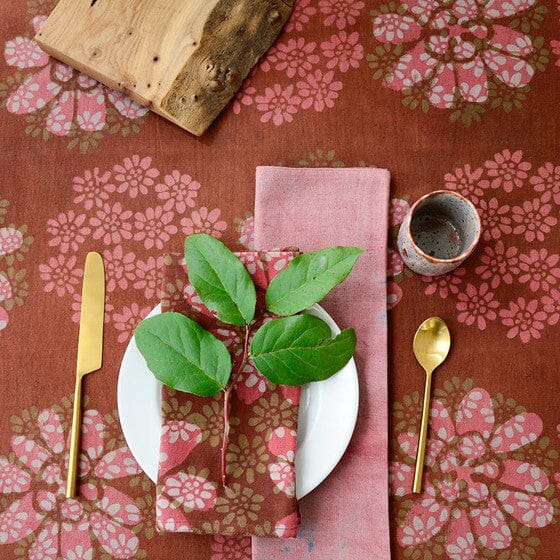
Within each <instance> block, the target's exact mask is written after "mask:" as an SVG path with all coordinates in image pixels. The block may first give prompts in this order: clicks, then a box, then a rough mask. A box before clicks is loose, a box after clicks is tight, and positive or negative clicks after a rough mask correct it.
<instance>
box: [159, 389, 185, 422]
mask: <svg viewBox="0 0 560 560" xmlns="http://www.w3.org/2000/svg"><path fill="white" fill-rule="evenodd" d="M176 394H177V391H175V389H170V388H168V389H167V395H168V398H167V399H165V401H164V402H163V403H162V405H161V409H162V411H163V412H164V413H165V418H166V419H167V420H186V418H187V416H188V415H189V414H190V412H191V410H192V402H191V401H186V402H184V403H180V402H179V400H178V399H177V398H176V397H175V395H176Z"/></svg>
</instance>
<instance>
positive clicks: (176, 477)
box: [156, 251, 300, 560]
mask: <svg viewBox="0 0 560 560" xmlns="http://www.w3.org/2000/svg"><path fill="white" fill-rule="evenodd" d="M237 256H238V257H239V259H240V260H241V262H243V264H244V265H245V267H246V268H247V270H248V272H249V274H250V275H251V277H252V278H253V281H254V282H255V287H256V289H257V311H256V317H255V321H256V326H255V327H254V328H253V332H255V330H256V329H257V327H258V325H259V324H261V323H262V322H263V321H264V320H266V319H267V314H266V313H264V314H262V316H261V318H260V319H259V318H258V316H259V315H260V314H261V312H262V311H263V310H264V293H265V291H266V288H267V286H268V284H269V283H270V281H271V280H272V278H273V277H274V276H275V275H276V274H277V273H278V272H279V271H281V270H282V269H283V268H285V267H286V266H287V265H288V263H289V261H290V260H291V259H292V258H293V257H294V256H295V253H293V252H291V251H276V252H267V253H265V252H244V253H237ZM161 304H162V311H175V312H179V313H183V314H185V315H187V316H188V317H190V318H191V319H194V320H196V321H197V322H198V323H199V324H201V325H202V326H203V327H204V328H206V329H208V330H209V331H210V332H212V334H214V336H216V337H217V338H219V339H220V340H222V341H223V342H224V344H225V345H226V346H227V347H228V350H229V351H230V353H231V355H232V361H233V372H234V374H235V372H236V371H238V370H239V367H240V366H241V362H242V347H243V342H242V338H241V336H240V334H239V331H238V330H236V328H235V327H232V326H231V325H225V324H223V323H220V322H219V321H218V320H217V319H216V318H215V315H213V314H212V313H211V312H210V311H209V310H208V309H207V308H206V307H205V306H204V305H203V303H202V302H201V300H200V298H199V297H198V294H197V293H196V291H195V289H194V287H193V286H192V284H190V283H189V280H188V271H187V269H186V266H185V263H184V259H183V258H182V256H181V255H172V256H170V257H166V262H165V269H164V282H163V290H162V298H161ZM268 317H270V315H268ZM299 395H300V392H299V387H284V386H281V385H275V384H274V383H271V382H269V381H268V380H267V379H265V378H264V377H262V376H261V375H260V374H259V372H258V371H257V370H256V369H255V367H254V366H253V365H252V364H251V363H248V364H246V365H245V367H244V368H243V370H242V371H241V374H240V375H239V376H238V377H237V378H236V383H235V385H234V391H233V393H232V396H231V407H230V433H229V443H228V447H227V455H226V459H227V466H226V472H227V487H226V488H224V487H223V486H222V484H221V461H220V457H221V453H220V450H221V444H222V431H223V417H222V412H223V395H222V394H221V392H220V393H219V394H217V395H215V396H214V397H197V396H195V395H190V394H188V393H182V392H180V391H174V390H172V389H169V388H166V387H163V389H162V417H163V422H162V430H161V437H160V460H159V469H158V486H157V502H156V519H157V527H158V530H159V531H161V532H188V533H198V534H213V535H215V536H216V535H221V536H223V535H229V536H238V537H242V536H246V535H260V536H271V537H291V536H295V535H296V533H297V525H298V521H299V518H298V507H297V501H296V498H295V467H294V460H295V450H296V429H297V418H298V408H299ZM221 536H220V537H216V538H222V537H221ZM209 556H210V553H209ZM189 558H191V557H189ZM192 558H195V556H192ZM205 558H206V556H205ZM213 558H214V555H212V559H213ZM216 558H217V556H216ZM220 558H221V556H220ZM196 559H197V560H202V557H201V556H200V553H199V554H198V555H196Z"/></svg>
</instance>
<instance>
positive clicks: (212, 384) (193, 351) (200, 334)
mask: <svg viewBox="0 0 560 560" xmlns="http://www.w3.org/2000/svg"><path fill="white" fill-rule="evenodd" d="M134 338H135V340H136V344H137V345H138V349H139V350H140V353H141V354H142V356H144V358H145V359H146V362H147V364H148V368H149V369H150V371H151V372H152V373H153V374H154V376H155V377H156V379H157V380H158V381H161V383H163V384H164V385H167V386H168V387H172V388H173V389H177V390H178V391H186V392H187V393H193V394H195V395H199V396H201V397H207V396H210V395H214V394H215V393H217V392H218V391H219V390H220V389H223V388H224V387H225V386H226V385H227V382H228V380H229V377H230V374H231V357H230V355H229V352H228V350H227V348H226V347H225V346H224V344H223V343H222V342H221V341H220V340H218V339H217V338H216V337H215V336H214V335H212V334H210V333H209V332H208V331H205V330H204V329H203V328H202V327H201V326H200V325H199V324H198V323H196V322H195V321H193V320H192V319H189V318H188V317H185V315H182V314H181V313H175V312H172V311H169V312H167V313H162V314H161V315H156V316H154V317H150V318H148V319H144V320H143V321H142V322H141V323H140V324H139V325H138V326H137V327H136V331H135V333H134Z"/></svg>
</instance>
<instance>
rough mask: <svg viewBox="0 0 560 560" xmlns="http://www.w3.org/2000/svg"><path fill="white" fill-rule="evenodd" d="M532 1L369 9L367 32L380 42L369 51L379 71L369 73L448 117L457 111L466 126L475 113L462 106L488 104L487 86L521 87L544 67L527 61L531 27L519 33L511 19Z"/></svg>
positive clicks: (457, 1) (466, 0)
mask: <svg viewBox="0 0 560 560" xmlns="http://www.w3.org/2000/svg"><path fill="white" fill-rule="evenodd" d="M534 4H535V2H534V1H533V0H531V1H527V2H525V1H521V2H510V3H507V2H503V1H501V0H500V1H495V2H488V3H487V4H483V3H477V2H474V1H470V0H454V1H452V2H449V3H447V4H445V5H443V4H442V3H441V2H436V1H421V2H419V1H414V2H402V3H400V4H398V3H397V4H396V3H390V4H388V5H384V6H381V8H380V9H379V10H377V11H374V12H372V14H373V18H372V19H373V35H374V37H375V39H376V40H377V41H379V42H380V43H381V44H382V45H383V47H385V48H384V49H383V48H381V49H379V48H378V49H376V51H375V53H374V54H372V55H370V60H371V61H372V64H373V65H374V67H376V68H382V71H381V72H380V73H378V74H377V73H376V75H375V78H376V79H379V78H382V77H383V78H384V80H385V84H386V85H387V86H388V87H389V88H391V89H393V90H396V91H401V92H402V93H403V95H405V97H407V96H409V97H407V98H408V99H411V97H410V96H414V95H415V94H414V93H413V92H414V91H416V92H418V94H419V96H418V98H417V99H420V100H422V103H423V104H424V103H426V105H425V108H424V110H427V109H428V108H429V106H430V105H431V106H433V107H436V108H439V109H456V110H455V112H454V113H452V115H451V119H452V120H453V121H455V120H457V118H458V116H462V117H463V119H462V120H463V122H464V124H465V125H466V126H469V125H470V124H471V122H472V121H473V117H472V114H473V113H472V111H471V112H468V110H464V112H463V109H462V107H464V106H466V107H467V108H468V105H469V104H486V103H488V101H489V99H490V96H491V95H492V91H493V88H494V89H495V88H500V87H503V88H509V89H513V90H515V89H519V88H524V87H527V86H528V85H529V83H530V82H531V80H532V79H533V77H534V75H535V71H536V70H537V67H539V66H540V68H542V65H540V64H535V62H534V59H532V56H533V55H534V53H535V51H537V50H539V49H540V46H538V45H541V43H539V42H538V41H535V42H534V41H533V40H532V39H531V37H530V36H529V35H527V34H526V32H527V31H529V30H525V31H526V32H523V31H521V30H519V29H518V28H517V27H518V26H517V24H516V20H515V18H516V17H519V16H520V15H522V14H523V13H524V12H525V10H528V9H529V8H531V7H532V6H533V5H534ZM535 28H538V23H537V24H536V25H535ZM500 104H501V100H498V103H495V104H494V105H493V106H492V107H497V106H499V105H500ZM407 105H409V106H411V108H414V107H415V106H418V105H419V103H416V104H414V105H413V104H412V103H410V101H409V102H408V103H407ZM478 120H480V118H479V119H478Z"/></svg>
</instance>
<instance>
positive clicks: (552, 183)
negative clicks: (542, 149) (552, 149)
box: [529, 162, 560, 205]
mask: <svg viewBox="0 0 560 560" xmlns="http://www.w3.org/2000/svg"><path fill="white" fill-rule="evenodd" d="M537 173H538V175H533V176H532V177H531V178H530V179H529V183H531V185H533V188H534V189H535V190H536V191H537V192H549V193H552V196H553V197H554V202H555V203H556V204H558V205H560V165H554V164H553V163H550V162H547V163H545V164H544V165H543V166H542V167H539V169H538V171H537Z"/></svg>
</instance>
